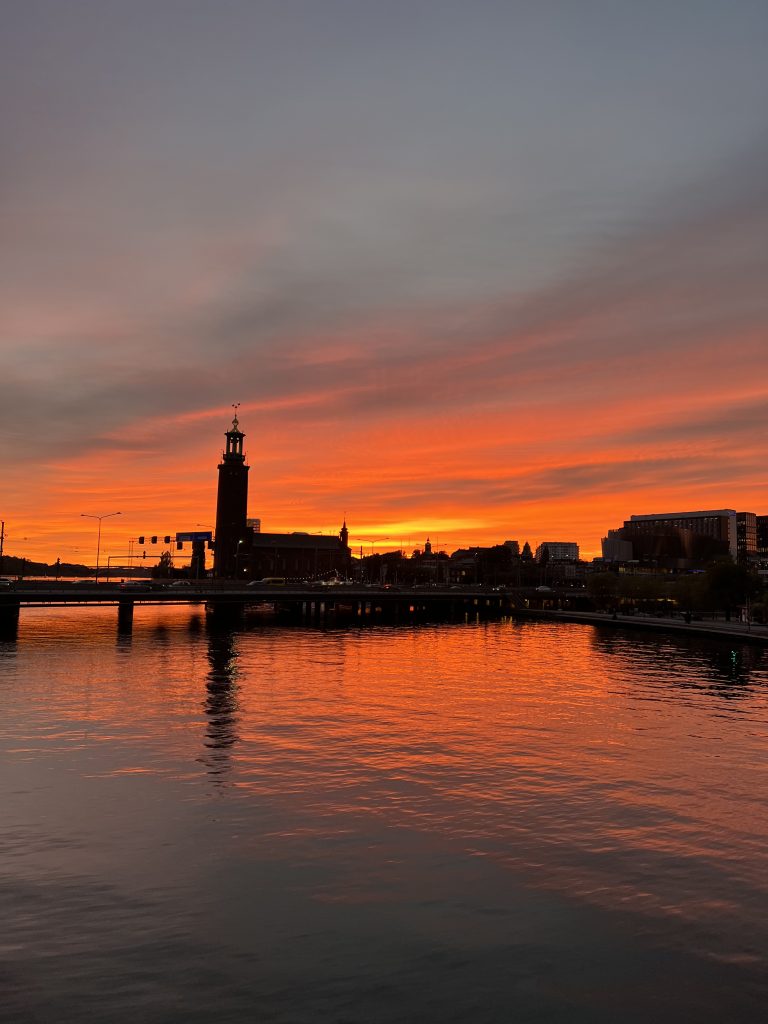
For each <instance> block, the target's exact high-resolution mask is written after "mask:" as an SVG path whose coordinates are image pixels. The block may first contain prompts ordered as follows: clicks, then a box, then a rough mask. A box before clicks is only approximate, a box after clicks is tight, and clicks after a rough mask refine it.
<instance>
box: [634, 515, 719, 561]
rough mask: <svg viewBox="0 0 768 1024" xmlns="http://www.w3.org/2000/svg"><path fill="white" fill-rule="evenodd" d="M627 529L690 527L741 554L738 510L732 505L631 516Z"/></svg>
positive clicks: (696, 532) (698, 534)
mask: <svg viewBox="0 0 768 1024" xmlns="http://www.w3.org/2000/svg"><path fill="white" fill-rule="evenodd" d="M624 528H625V529H632V530H634V531H635V532H639V533H648V534H652V533H654V532H657V531H658V530H660V529H672V530H675V529H678V530H690V531H691V533H693V534H695V535H696V536H699V537H709V538H711V539H712V540H715V541H718V542H719V543H721V544H724V545H725V548H726V551H727V553H729V554H730V555H731V557H732V558H733V559H735V558H736V556H737V540H736V513H735V512H734V511H733V509H730V508H725V509H710V510H706V511H703V512H665V513H662V514H659V515H643V516H631V517H630V518H629V519H628V520H626V521H625V523H624Z"/></svg>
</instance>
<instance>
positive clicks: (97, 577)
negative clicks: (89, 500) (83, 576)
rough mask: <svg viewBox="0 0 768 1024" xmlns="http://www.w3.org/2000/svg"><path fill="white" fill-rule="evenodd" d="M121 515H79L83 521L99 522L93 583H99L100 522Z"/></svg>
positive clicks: (114, 513) (117, 513)
mask: <svg viewBox="0 0 768 1024" xmlns="http://www.w3.org/2000/svg"><path fill="white" fill-rule="evenodd" d="M122 514H123V513H122V512H107V514H106V515H103V516H92V515H89V514H88V513H87V512H81V513H80V515H81V516H82V517H83V518H84V519H98V521H99V532H98V534H97V537H96V577H95V580H94V582H95V583H98V582H99V555H100V554H101V520H102V519H110V518H111V517H112V516H121V515H122Z"/></svg>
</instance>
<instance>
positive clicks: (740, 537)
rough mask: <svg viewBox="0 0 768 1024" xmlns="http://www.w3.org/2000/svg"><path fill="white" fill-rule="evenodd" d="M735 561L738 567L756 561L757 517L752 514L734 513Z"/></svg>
mask: <svg viewBox="0 0 768 1024" xmlns="http://www.w3.org/2000/svg"><path fill="white" fill-rule="evenodd" d="M736 560H737V562H738V563H739V565H752V564H754V563H755V562H756V561H757V516H756V515H755V513H754V512H737V513H736Z"/></svg>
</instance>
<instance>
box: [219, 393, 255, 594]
mask: <svg viewBox="0 0 768 1024" xmlns="http://www.w3.org/2000/svg"><path fill="white" fill-rule="evenodd" d="M239 404H240V403H239V402H238V403H237V404H235V405H234V406H233V408H234V410H235V415H234V417H233V418H232V426H231V427H230V428H229V430H228V431H227V432H226V434H225V435H224V436H225V437H226V439H227V446H226V449H225V451H224V452H223V453H222V456H221V462H220V463H219V489H218V495H217V498H216V539H215V545H214V557H213V574H214V576H217V577H223V578H225V579H227V578H232V577H233V576H235V575H237V571H238V569H239V566H238V564H237V563H238V561H239V560H240V559H239V556H240V554H241V542H242V546H243V547H244V546H245V540H246V537H247V533H248V530H247V527H246V518H247V516H248V470H249V469H250V466H246V464H245V455H244V454H243V438H244V437H245V434H243V432H242V431H241V430H240V424H239V422H238V419H237V407H238V406H239ZM242 554H243V555H245V551H242ZM242 564H243V566H245V564H246V560H245V559H243V560H242Z"/></svg>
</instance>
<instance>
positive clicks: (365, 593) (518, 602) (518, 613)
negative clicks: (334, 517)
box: [0, 580, 768, 646]
mask: <svg viewBox="0 0 768 1024" xmlns="http://www.w3.org/2000/svg"><path fill="white" fill-rule="evenodd" d="M166 604H167V605H204V606H205V611H206V614H208V615H210V616H212V617H213V618H214V619H215V618H218V619H220V620H221V621H222V622H223V623H233V622H234V621H235V620H237V619H238V618H240V617H241V616H243V615H244V614H245V612H246V611H247V610H248V609H249V608H250V609H255V610H256V611H257V612H258V611H259V610H264V609H266V608H268V609H269V610H270V612H272V613H274V614H276V615H278V616H279V617H280V618H281V620H282V621H289V622H296V623H305V624H315V625H330V624H334V623H339V624H343V623H359V624H363V623H366V624H371V625H373V624H375V623H401V624H403V625H407V624H408V623H417V622H430V621H432V622H436V621H453V622H461V621H464V622H466V621H472V622H475V621H480V620H483V619H498V618H502V617H504V616H515V617H520V618H527V619H547V620H549V621H560V622H581V623H589V624H593V625H600V624H602V625H609V626H612V627H616V626H618V627H623V628H631V629H642V630H661V631H664V632H672V633H678V634H683V633H688V634H694V635H700V636H705V635H706V636H710V637H719V638H726V639H730V640H740V641H742V642H747V643H752V644H760V645H762V646H768V626H761V625H757V624H755V623H743V622H737V621H735V622H725V621H722V620H721V621H707V622H703V621H701V620H694V621H691V620H690V616H688V617H687V619H683V617H682V616H681V615H680V614H679V613H678V615H677V617H676V618H670V617H669V616H656V615H642V614H635V613H634V612H630V613H626V612H625V613H622V612H619V613H610V612H596V611H594V610H591V609H590V608H589V606H588V602H587V601H586V600H585V595H584V592H583V591H579V590H571V589H567V588H564V589H562V590H556V589H550V588H547V591H546V592H542V591H541V590H539V589H537V588H529V587H482V586H442V587H441V586H429V585H427V586H421V587H413V586H412V587H395V586H389V587H387V586H375V585H371V584H364V583H359V582H355V583H344V584H339V585H335V586H328V585H325V584H322V583H288V584H286V585H276V584H253V583H251V584H246V583H239V582H235V581H234V580H202V581H199V582H196V583H192V582H183V583H182V582H180V581H176V582H174V583H160V582H158V581H154V580H147V581H145V582H131V583H122V584H117V583H96V582H95V581H93V580H86V581H78V582H76V583H52V582H51V581H39V582H38V581H33V580H28V581H24V582H17V583H10V584H9V583H7V582H6V581H3V584H2V586H0V640H8V639H11V640H12V639H14V638H15V637H16V635H17V632H18V625H19V615H20V611H21V609H22V608H34V607H38V608H40V607H43V608H55V607H74V608H77V607H87V606H94V605H112V606H115V607H116V609H117V628H118V631H119V632H123V633H127V632H130V630H131V629H132V626H133V613H134V608H135V607H136V606H137V605H139V606H141V605H166Z"/></svg>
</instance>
